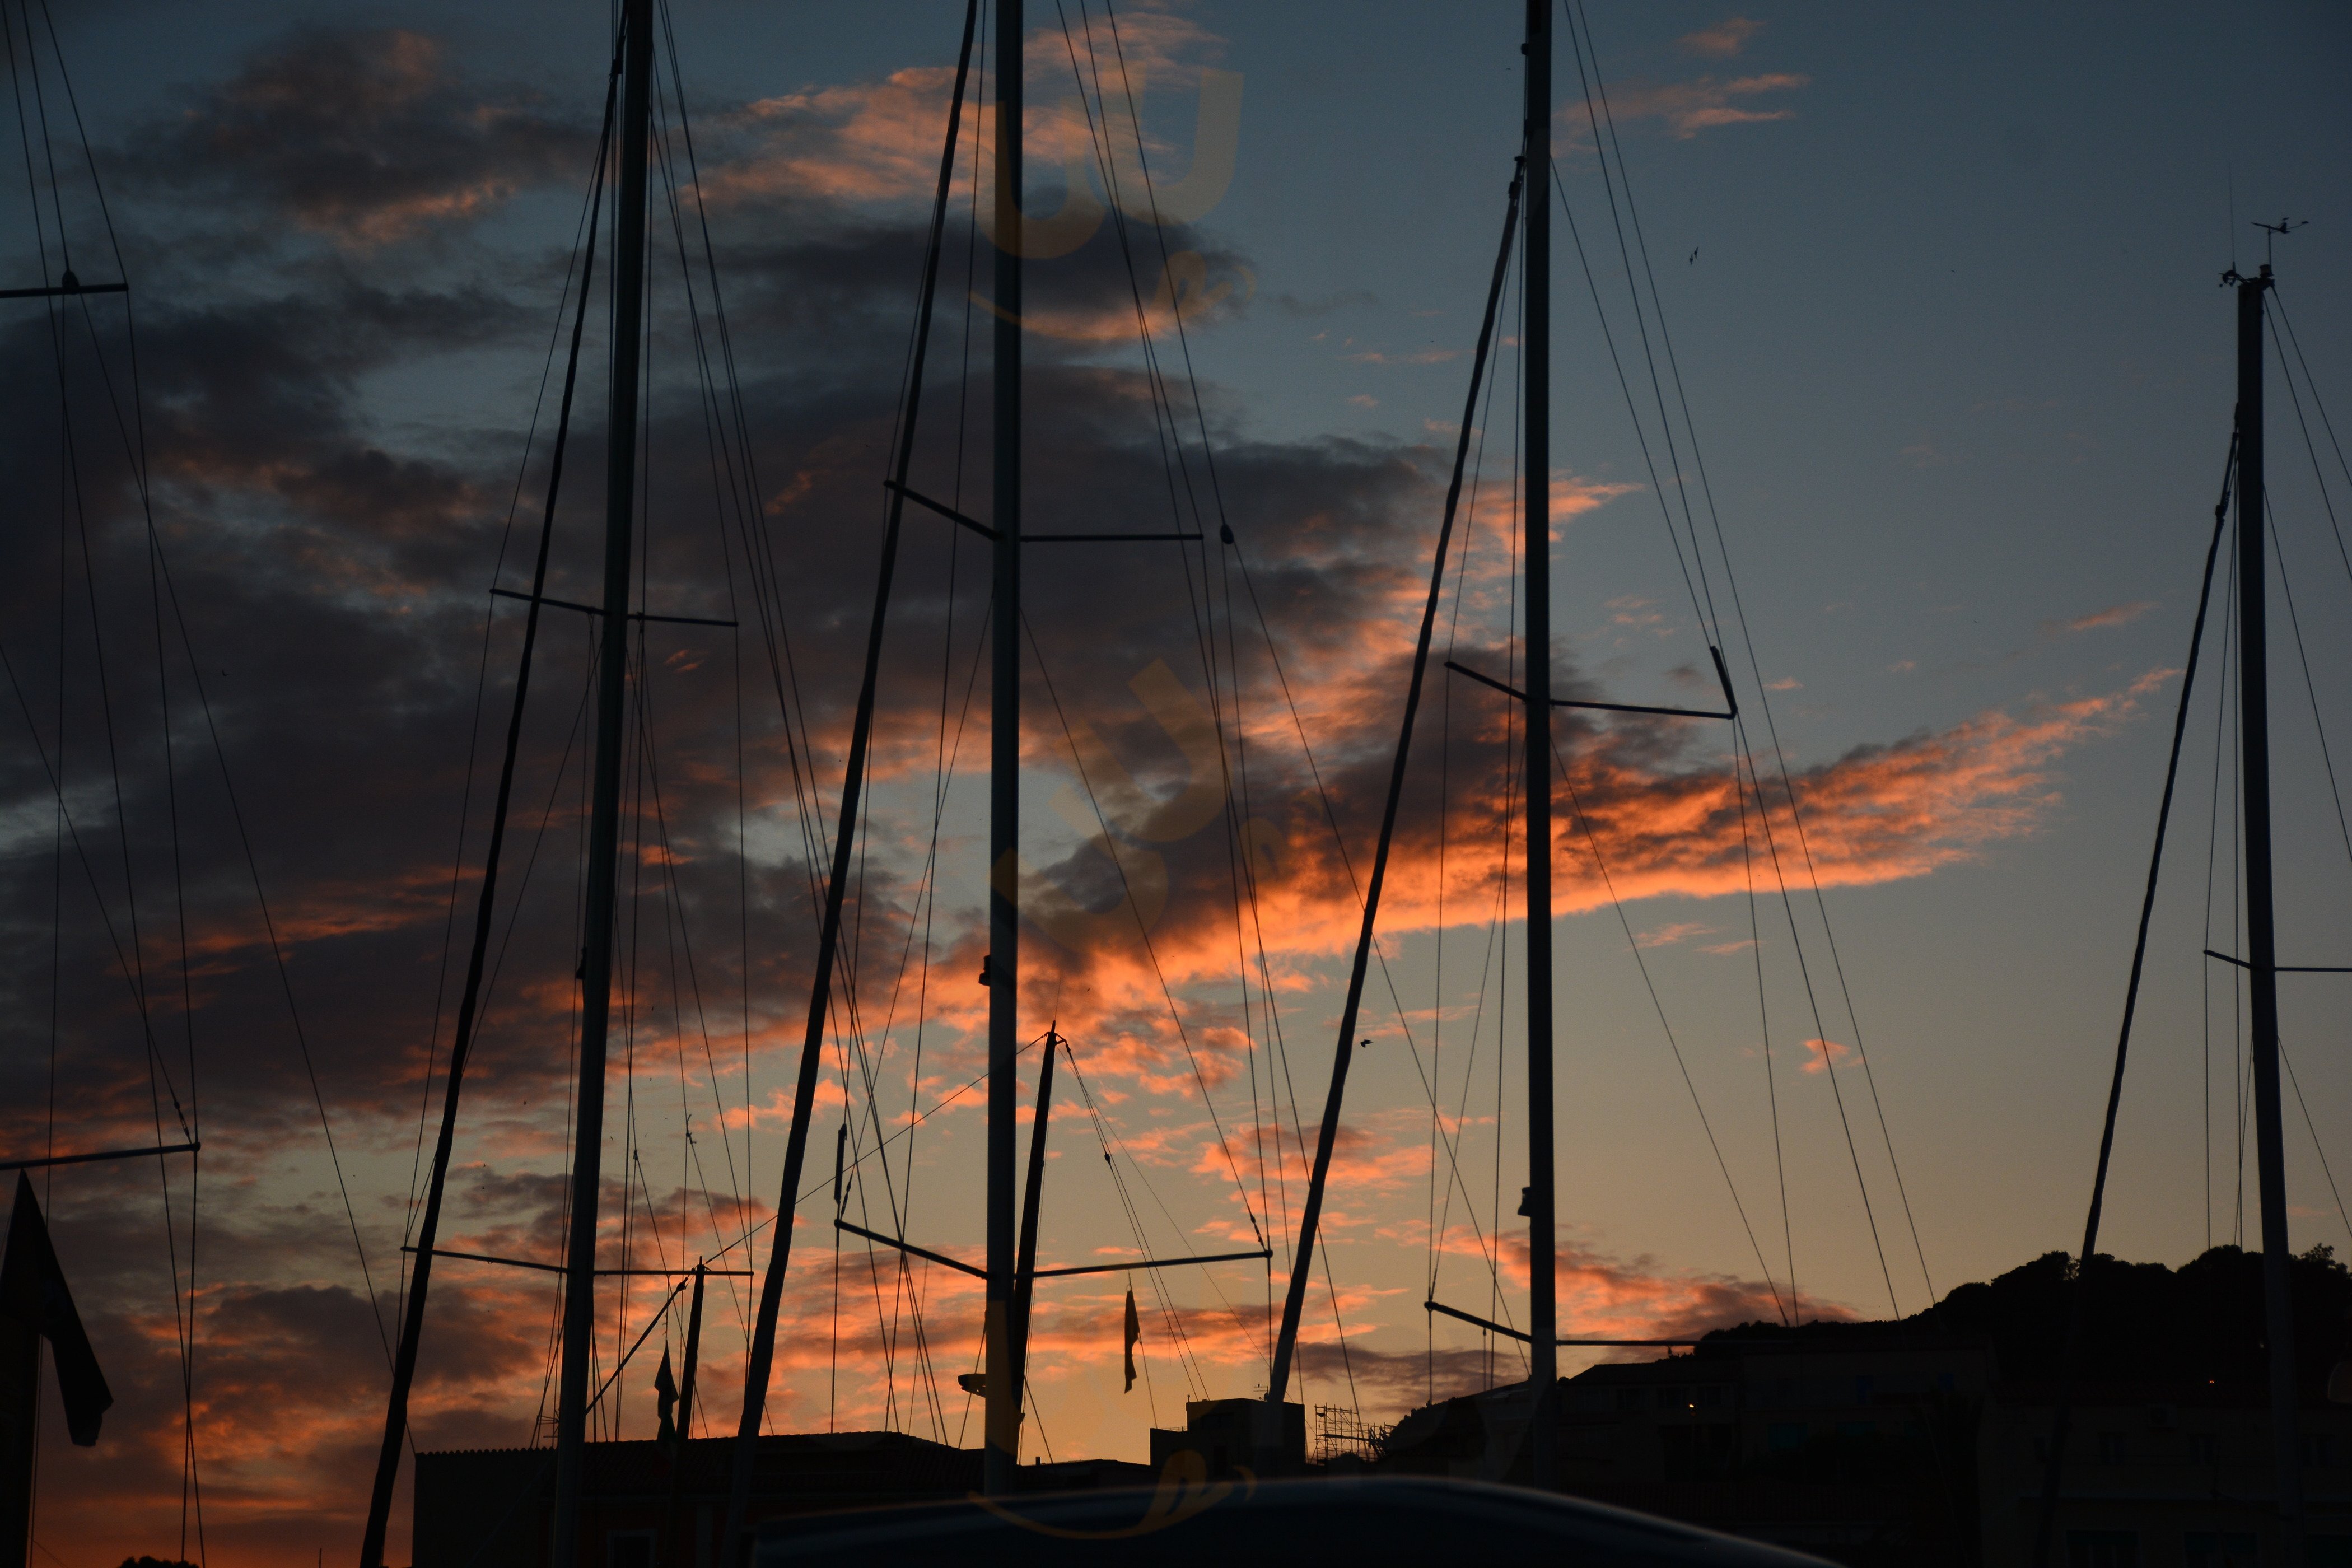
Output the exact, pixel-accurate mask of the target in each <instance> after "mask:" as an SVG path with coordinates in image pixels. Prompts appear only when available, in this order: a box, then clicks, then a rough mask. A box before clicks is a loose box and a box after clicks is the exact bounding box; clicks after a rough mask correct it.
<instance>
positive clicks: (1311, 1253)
mask: <svg viewBox="0 0 2352 1568" xmlns="http://www.w3.org/2000/svg"><path fill="white" fill-rule="evenodd" d="M1526 183H1527V169H1526V160H1525V159H1521V160H1520V168H1519V171H1518V172H1517V174H1514V175H1512V177H1511V195H1510V202H1509V205H1508V206H1507V208H1506V210H1505V214H1504V217H1503V238H1502V242H1501V243H1500V244H1499V245H1497V246H1496V248H1495V271H1494V276H1493V278H1492V279H1490V280H1489V281H1488V283H1487V285H1486V315H1485V316H1484V317H1483V318H1482V319H1481V320H1480V321H1479V325H1478V348H1477V352H1476V353H1475V355H1474V356H1473V357H1472V359H1471V361H1470V390H1469V393H1468V395H1466V396H1465V398H1464V400H1463V405H1462V424H1461V427H1460V433H1459V434H1458V435H1457V436H1456V437H1454V478H1453V479H1452V480H1451V481H1450V482H1449V483H1448V484H1447V486H1446V489H1445V515H1444V521H1442V522H1440V523H1439V524H1438V528H1437V550H1436V552H1435V556H1434V559H1433V560H1432V561H1431V563H1430V566H1429V597H1428V598H1427V599H1426V600H1424V601H1423V604H1422V609H1421V636H1420V638H1419V640H1417V641H1416V642H1415V643H1414V644H1413V649H1412V679H1410V680H1409V681H1408V682H1407V683H1406V685H1405V693H1404V722H1403V725H1402V728H1401V729H1400V730H1399V731H1398V734H1397V746H1396V755H1395V757H1394V758H1393V759H1392V760H1391V763H1390V764H1389V793H1388V800H1387V802H1386V804H1385V805H1382V806H1381V837H1380V840H1379V842H1378V844H1377V845H1376V846H1375V847H1374V848H1373V850H1372V874H1371V878H1370V880H1369V881H1368V882H1367V883H1366V884H1365V888H1364V920H1363V924H1362V925H1361V926H1360V928H1359V929H1358V931H1357V932H1356V959H1355V963H1354V965H1353V967H1351V968H1350V969H1349V972H1348V998H1347V1000H1346V1001H1345V1002H1344V1003H1342V1004H1341V1005H1340V1007H1339V1044H1338V1045H1337V1046H1336V1047H1334V1048H1333V1050H1332V1054H1331V1087H1330V1089H1328V1091H1327V1092H1326V1093H1325V1095H1324V1097H1323V1124H1322V1127H1321V1129H1320V1130H1319V1131H1318V1132H1317V1134H1316V1139H1315V1163H1314V1165H1313V1166H1312V1167H1311V1169H1310V1170H1309V1173H1308V1174H1307V1202H1306V1205H1305V1206H1303V1207H1302V1208H1301V1209H1300V1210H1299V1215H1298V1239H1297V1242H1296V1243H1294V1244H1293V1246H1292V1247H1291V1254H1290V1285H1289V1288H1288V1289H1286V1290H1285V1291H1284V1292H1283V1298H1282V1326H1281V1328H1280V1330H1279V1331H1277V1332H1276V1335H1275V1341H1274V1365H1273V1370H1272V1371H1271V1372H1270V1373H1268V1375H1267V1377H1266V1384H1265V1399H1266V1403H1267V1404H1268V1405H1280V1404H1281V1403H1282V1402H1283V1400H1284V1398H1285V1396H1286V1394H1288V1392H1289V1388H1290V1363H1291V1358H1292V1356H1293V1354H1294V1353H1295V1352H1297V1348H1298V1323H1299V1319H1300V1317H1301V1315H1302V1314H1303V1313H1304V1312H1305V1310H1306V1307H1307V1282H1308V1281H1309V1280H1310V1279H1313V1278H1314V1263H1315V1234H1316V1228H1317V1226H1318V1225H1320V1224H1321V1222H1322V1215H1323V1194H1324V1190H1325V1188H1326V1186H1327V1185H1328V1184H1329V1181H1330V1177H1331V1152H1332V1150H1333V1149H1334V1148H1335V1147H1336V1146H1337V1145H1338V1143H1339V1110H1340V1106H1341V1104H1342V1103H1343V1102H1344V1100H1345V1099H1346V1097H1347V1092H1348V1068H1349V1065H1350V1064H1351V1063H1353V1062H1354V1060H1355V1059H1356V1019H1357V1016H1358V1015H1359V1011H1360V1008H1361V1007H1362V1005H1363V1001H1364V978H1365V975H1366V973H1367V971H1368V968H1369V966H1370V963H1371V956H1372V935H1373V932H1374V931H1375V930H1376V929H1377V927H1378V923H1379V921H1380V913H1381V889H1382V888H1383V887H1384V886H1385V885H1386V884H1387V882H1388V875H1389V850H1390V848H1391V847H1392V846H1393V844H1394V843H1395V840H1396V819H1397V807H1398V805H1399V804H1400V803H1401V802H1402V800H1403V799H1404V781H1405V763H1406V760H1407V759H1408V758H1409V757H1410V756H1411V754H1412V726H1413V720H1414V717H1415V716H1416V715H1417V714H1418V713H1419V712H1420V710H1421V694H1422V686H1423V680H1424V679H1425V678H1426V677H1427V675H1428V673H1429V644H1430V639H1431V637H1433V635H1434V634H1435V631H1436V627H1437V607H1438V605H1439V603H1440V602H1441V601H1442V600H1443V598H1444V593H1445V558H1446V551H1447V549H1448V547H1449V546H1450V545H1451V544H1452V543H1453V541H1454V516H1455V513H1456V510H1457V509H1458V508H1459V507H1460V505H1461V501H1462V476H1463V474H1464V472H1465V470H1466V469H1467V468H1468V467H1469V462H1470V437H1471V436H1472V434H1473V433H1474V432H1475V429H1476V427H1477V417H1478V389H1479V387H1480V385H1481V384H1483V382H1484V379H1485V377H1486V355H1487V353H1488V351H1489V350H1491V349H1492V348H1493V347H1494V342H1495V317H1496V311H1497V310H1499V309H1500V308H1501V305H1502V301H1503V279H1504V276H1505V275H1506V273H1507V271H1508V269H1509V266H1510V259H1511V240H1512V238H1513V237H1514V236H1515V234H1516V232H1517V230H1516V225H1517V222H1518V216H1519V193H1520V192H1521V190H1522V189H1524V188H1525V185H1526ZM1280 1432H1281V1426H1280V1425H1279V1424H1278V1421H1270V1422H1269V1423H1268V1424H1267V1426H1266V1427H1265V1436H1264V1437H1263V1439H1262V1440H1261V1441H1259V1442H1258V1443H1257V1445H1256V1447H1257V1448H1258V1456H1257V1465H1258V1470H1259V1473H1260V1474H1262V1475H1272V1474H1273V1473H1274V1471H1275V1466H1276V1464H1277V1463H1278V1462H1279V1458H1280V1449H1279V1447H1278V1446H1277V1445H1276V1436H1278V1435H1279V1433H1280Z"/></svg>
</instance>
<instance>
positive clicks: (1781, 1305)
mask: <svg viewBox="0 0 2352 1568" xmlns="http://www.w3.org/2000/svg"><path fill="white" fill-rule="evenodd" d="M1551 756H1552V763H1553V765H1554V766H1555V767H1556V768H1557V769H1558V770H1559V779H1560V784H1561V786H1562V787H1563V788H1565V789H1566V790H1567V791H1568V805H1569V810H1570V812H1571V813H1573V814H1574V816H1575V817H1576V823H1577V826H1579V827H1580V828H1581V829H1582V830H1583V833H1584V846H1585V848H1586V849H1587V850H1588V851H1589V852H1590V853H1591V856H1592V864H1593V867H1594V868H1595V869H1597V870H1599V871H1600V873H1601V887H1602V888H1603V889H1606V890H1607V892H1608V894H1609V902H1610V905H1611V907H1612V908H1613V909H1614V910H1616V911H1617V924H1618V926H1619V928H1620V929H1622V931H1624V933H1625V945H1626V946H1627V947H1628V948H1629V949H1631V950H1632V952H1633V963H1634V966H1635V967H1636V968H1638V969H1639V970H1640V971H1641V973H1642V985H1643V989H1644V990H1646V991H1647V992H1648V993H1649V994H1650V1007H1651V1009H1652V1011H1654V1012H1655V1013H1656V1014H1657V1016H1658V1027H1659V1028H1660V1029H1662V1030H1664V1032H1665V1037H1666V1047H1667V1049H1669V1050H1671V1051H1672V1052H1673V1053H1674V1058H1675V1068H1676V1069H1677V1070H1678V1071H1679V1072H1680V1073H1681V1074H1682V1079H1683V1087H1684V1088H1685V1089H1687V1090H1689V1091H1690V1101H1691V1109H1692V1110H1695V1111H1696V1112H1697V1113H1698V1124H1699V1129H1700V1131H1704V1132H1705V1133H1706V1146H1707V1149H1708V1150H1709V1151H1710V1152H1712V1153H1713V1154H1714V1155H1715V1168H1716V1169H1717V1170H1718V1171H1720V1172H1721V1173H1723V1185H1724V1190H1725V1191H1727V1192H1728V1193H1729V1194H1731V1206H1732V1207H1733V1208H1734V1209H1736V1210H1738V1214H1739V1228H1740V1229H1742V1230H1743V1231H1746V1232H1747V1233H1748V1247H1749V1248H1750V1249H1752V1250H1753V1251H1754V1252H1755V1254H1756V1267H1757V1268H1760V1269H1762V1270H1763V1271H1764V1288H1765V1289H1768V1290H1769V1291H1771V1292H1772V1308H1773V1310H1774V1311H1775V1312H1776V1313H1778V1314H1779V1316H1780V1321H1782V1322H1784V1323H1786V1322H1788V1321H1790V1319H1789V1310H1788V1307H1787V1304H1786V1303H1785V1302H1783V1301H1782V1300H1781V1299H1780V1287H1779V1286H1778V1285H1776V1284H1774V1283H1773V1282H1772V1266H1771V1265H1770V1264H1769V1263H1767V1262H1765V1261H1764V1247H1763V1245H1762V1244H1761V1243H1760V1242H1759V1241H1758V1240H1757V1239H1756V1227H1755V1226H1753V1225H1750V1224H1749V1223H1748V1205H1746V1204H1744V1203H1742V1202H1740V1201H1739V1184H1738V1183H1737V1182H1734V1181H1733V1180H1732V1179H1731V1167H1730V1165H1728V1164H1727V1163H1725V1161H1724V1158H1723V1146H1722V1145H1721V1144H1720V1143H1718V1142H1716V1137H1715V1126H1714V1123H1712V1122H1711V1121H1708V1120H1707V1115H1706V1106H1705V1105H1704V1104H1703V1103H1701V1102H1700V1100H1699V1097H1698V1085H1697V1084H1696V1083H1694V1082H1693V1081H1691V1075H1690V1064H1689V1063H1688V1062H1686V1061H1685V1060H1684V1059H1683V1047H1682V1044H1681V1042H1680V1041H1678V1040H1676V1039H1675V1026H1673V1025H1672V1024H1671V1023H1668V1022H1667V1021H1666V1005H1665V1004H1664V1002H1663V1001H1661V1000H1659V997H1658V986H1657V983H1656V982H1655V981H1654V980H1652V979H1651V978H1650V964H1649V961H1648V960H1647V959H1645V958H1643V956H1642V944H1641V942H1640V941H1639V940H1638V939H1636V938H1635V936H1634V935H1633V922H1632V921H1629V920H1627V919H1626V918H1625V903H1624V900H1622V899H1620V898H1619V897H1618V896H1617V883H1616V879H1614V878H1612V877H1611V876H1610V875H1609V862H1608V861H1607V860H1605V859H1603V858H1601V840H1600V838H1599V837H1598V836H1597V835H1595V834H1594V832H1593V831H1592V818H1591V816H1590V815H1588V814H1587V813H1586V811H1585V809H1584V802H1583V801H1582V800H1581V799H1580V798H1579V796H1578V795H1577V793H1576V780H1575V779H1574V778H1573V777H1572V776H1571V775H1570V773H1569V770H1568V759H1567V757H1565V756H1563V755H1562V754H1561V752H1560V749H1559V741H1557V740H1554V741H1553V742H1551Z"/></svg>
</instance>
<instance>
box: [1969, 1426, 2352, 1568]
mask: <svg viewBox="0 0 2352 1568" xmlns="http://www.w3.org/2000/svg"><path fill="white" fill-rule="evenodd" d="M2056 1392H2057V1391H2056V1390H2055V1389H2053V1388H2051V1387H2049V1386H2048V1385H2046V1384H2044V1385H2034V1384H2005V1385H2002V1386H2000V1387H1998V1388H1996V1389H1995V1390H1994V1391H1993V1397H1992V1399H1991V1401H1990V1403H1989V1404H1988V1405H1987V1406H1986V1409H1985V1416H1984V1422H1983V1425H1982V1427H1981V1429H1980V1432H1979V1447H1978V1456H1979V1458H1978V1461H1977V1463H1978V1475H1979V1489H1980V1493H1981V1496H1982V1500H1983V1510H1984V1515H1983V1517H1984V1525H1983V1539H1984V1561H1985V1564H1986V1568H2012V1565H2017V1568H2022V1565H2023V1564H2028V1563H2032V1561H2033V1535H2034V1529H2035V1526H2036V1524H2037V1523H2038V1521H2039V1520H2040V1518H2041V1510H2042V1484H2043V1475H2044V1467H2045V1465H2046V1463H2047V1461H2048V1458H2049V1454H2050V1434H2051V1431H2052V1417H2053V1414H2054V1400H2055V1398H2056ZM2072 1426H2073V1430H2072V1432H2071V1433H2070V1435H2069V1436H2068V1438H2067V1443H2066V1449H2067V1451H2066V1463H2065V1467H2064V1469H2063V1480H2062V1484H2061V1487H2060V1489H2059V1494H2058V1512H2057V1517H2056V1520H2055V1521H2054V1528H2053V1534H2052V1542H2051V1545H2052V1551H2051V1555H2050V1561H2051V1562H2052V1563H2058V1564H2063V1565H2064V1568H2255V1565H2256V1564H2258V1563H2259V1564H2269V1563H2286V1562H2288V1561H2289V1559H2288V1557H2287V1554H2286V1550H2285V1543H2284V1542H2283V1541H2281V1540H2280V1539H2279V1533H2278V1530H2277V1526H2276V1523H2275V1519H2276V1506H2277V1498H2278V1473H2277V1470H2276V1468H2275V1466H2274V1463H2273V1447H2272V1439H2271V1412H2270V1397H2269V1393H2268V1391H2267V1390H2266V1389H2265V1388H2263V1386H2261V1385H2259V1384H2253V1385H2247V1384H2241V1385H2239V1386H2236V1387H2229V1386H2226V1385H2223V1384H2092V1385H2078V1386H2077V1387H2076V1388H2075V1390H2074V1420H2073V1423H2072ZM2300 1426H2301V1427H2302V1433H2301V1436H2302V1450H2303V1452H2302V1458H2303V1497H2304V1511H2305V1521H2306V1543H2307V1545H2308V1547H2309V1551H2308V1553H2307V1557H2308V1561H2309V1563H2310V1564H2311V1568H2352V1407H2347V1406H2345V1405H2328V1404H2326V1403H2325V1402H2323V1401H2322V1400H2319V1399H2316V1398H2310V1399H2306V1400H2305V1402H2304V1406H2303V1410H2302V1412H2301V1418H2300Z"/></svg>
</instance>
